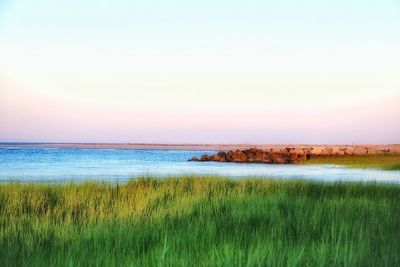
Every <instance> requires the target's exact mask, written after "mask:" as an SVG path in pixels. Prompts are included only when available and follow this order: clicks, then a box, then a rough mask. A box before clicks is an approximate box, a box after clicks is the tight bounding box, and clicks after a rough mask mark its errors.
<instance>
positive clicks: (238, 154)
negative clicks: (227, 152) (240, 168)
mask: <svg viewBox="0 0 400 267" xmlns="http://www.w3.org/2000/svg"><path fill="white" fill-rule="evenodd" d="M247 159H248V157H247V155H246V154H245V153H244V152H243V151H240V150H236V151H235V152H233V160H232V161H233V162H246V161H247Z"/></svg>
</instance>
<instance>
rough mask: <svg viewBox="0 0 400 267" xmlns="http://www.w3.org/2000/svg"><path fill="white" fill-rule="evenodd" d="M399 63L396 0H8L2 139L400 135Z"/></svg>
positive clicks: (381, 138)
mask: <svg viewBox="0 0 400 267" xmlns="http://www.w3.org/2000/svg"><path fill="white" fill-rule="evenodd" d="M399 70H400V1H399V0H395V1H393V0H391V1H389V0H381V1H342V0H338V1H288V0H283V1H151V0H150V1H127V0H115V1H94V0H93V1H92V0H91V1H82V0H81V1H75V0H68V1H50V0H41V1H35V0H13V1H10V0H0V97H1V98H0V104H1V105H0V124H1V129H0V141H23V140H25V141H103V142H114V141H117V142H215V143H220V142H240V143H245V142H252V143H276V142H284V143H287V142H294V143H296V142H315V143H319V142H322V143H325V142H328V143H329V142H337V143H357V142H358V143H360V142H361V143H371V142H380V143H393V142H400V139H399V137H400V126H398V125H397V124H396V123H394V122H393V120H395V119H396V117H397V118H398V117H400V110H399V108H398V107H397V105H396V103H398V100H400V71H399ZM364 109H365V111H363V112H362V114H359V113H360V111H361V110H364ZM366 112H367V113H368V112H369V114H370V115H369V118H368V119H367V118H365V116H363V114H365V113H366ZM349 113H350V114H351V116H349ZM166 121H168V123H166ZM110 125H111V126H112V127H111V128H112V129H111V128H110ZM321 128H323V129H321ZM371 129H374V130H373V131H371ZM311 130H312V131H313V134H310V131H311ZM210 131H213V132H214V134H208V133H209V132H210ZM366 131H369V133H368V134H366ZM232 132H234V134H232Z"/></svg>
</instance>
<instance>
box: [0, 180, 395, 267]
mask: <svg viewBox="0 0 400 267" xmlns="http://www.w3.org/2000/svg"><path fill="white" fill-rule="evenodd" d="M399 236H400V187H399V186H395V185H379V184H363V183H333V184H323V183H317V182H305V181H274V180H259V179H258V180H257V179H242V180H236V181H235V180H229V179H224V178H218V177H179V178H169V179H165V180H161V179H156V178H141V179H138V180H132V181H130V182H128V183H125V184H112V183H100V182H90V183H81V184H79V183H71V184H23V183H7V184H2V185H0V261H1V263H2V264H1V265H4V266H194V265H197V266H224V265H225V266H232V265H233V266H399V265H400V239H399Z"/></svg>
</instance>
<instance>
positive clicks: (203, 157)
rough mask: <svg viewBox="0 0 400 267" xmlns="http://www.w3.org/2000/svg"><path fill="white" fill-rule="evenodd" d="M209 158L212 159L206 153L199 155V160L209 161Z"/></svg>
mask: <svg viewBox="0 0 400 267" xmlns="http://www.w3.org/2000/svg"><path fill="white" fill-rule="evenodd" d="M211 159H212V157H210V156H208V155H201V157H200V160H199V161H210V160H211Z"/></svg>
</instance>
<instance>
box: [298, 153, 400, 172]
mask: <svg viewBox="0 0 400 267" xmlns="http://www.w3.org/2000/svg"><path fill="white" fill-rule="evenodd" d="M300 164H339V165H345V166H348V167H354V168H379V169H384V170H400V154H375V155H352V156H345V157H343V156H340V157H327V158H317V159H311V160H307V161H303V162H301V163H300Z"/></svg>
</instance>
